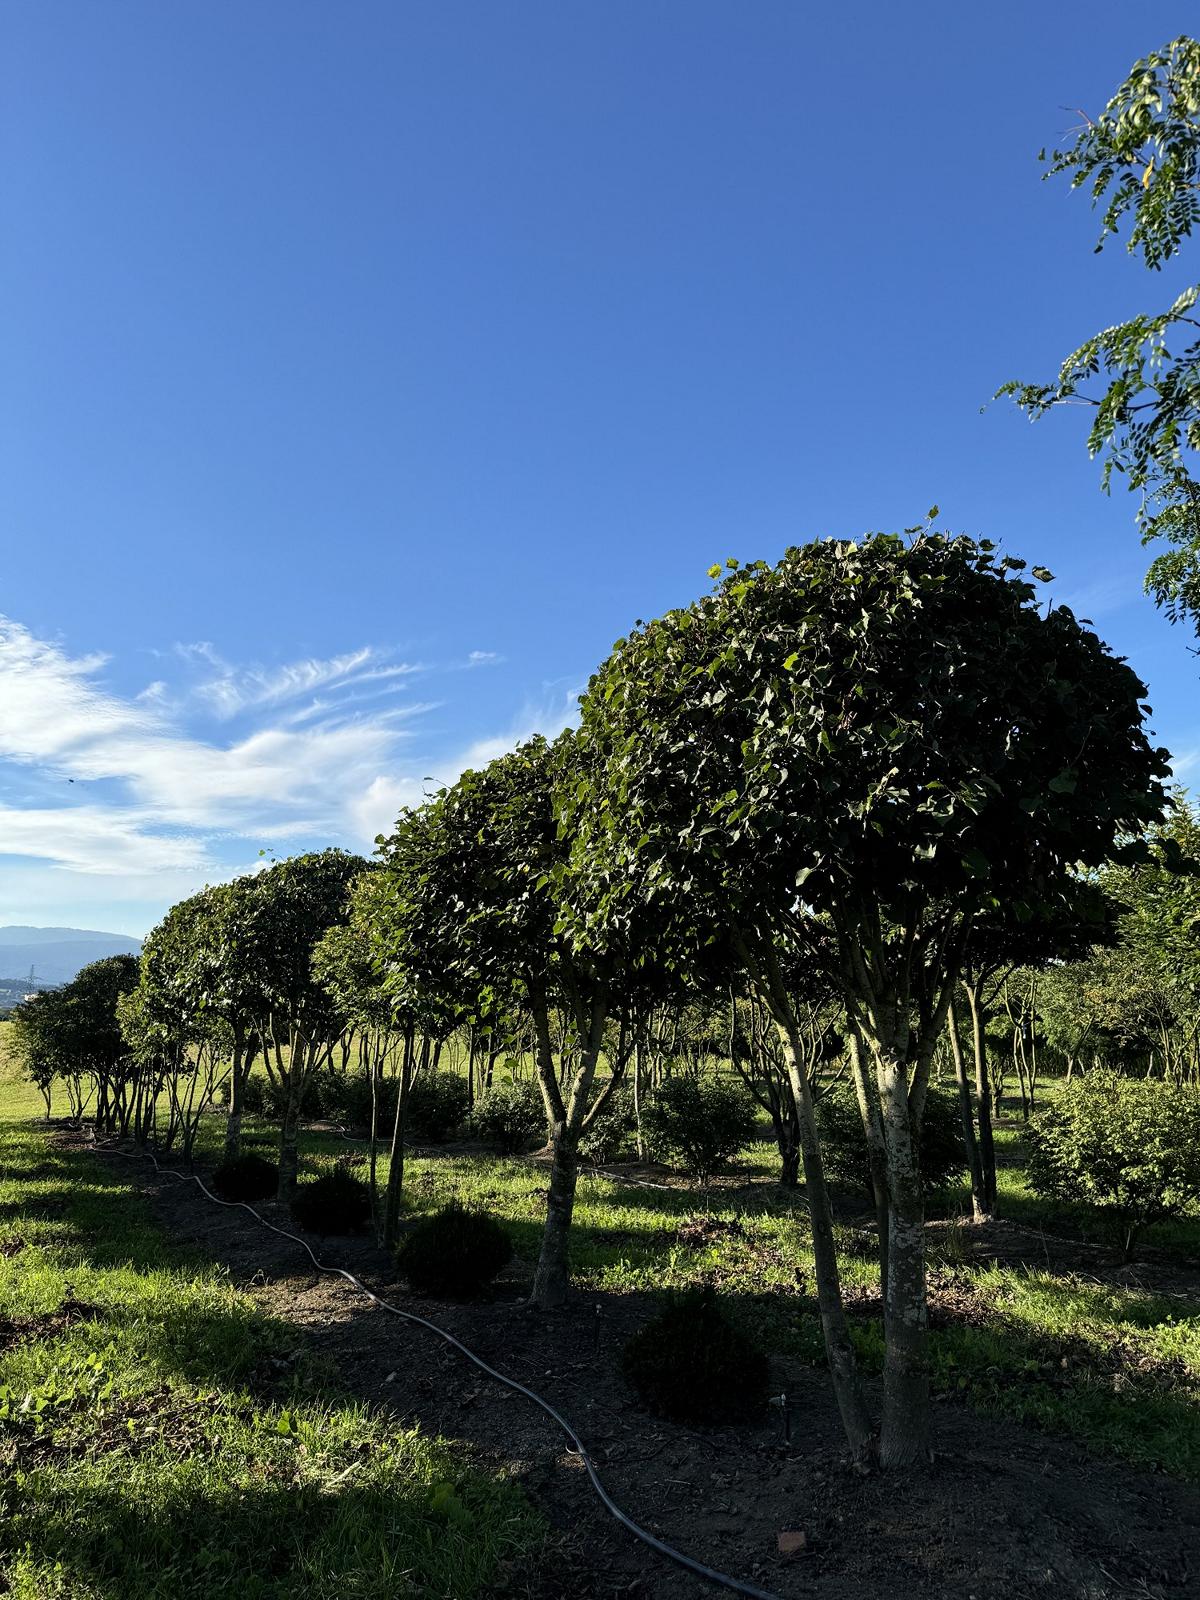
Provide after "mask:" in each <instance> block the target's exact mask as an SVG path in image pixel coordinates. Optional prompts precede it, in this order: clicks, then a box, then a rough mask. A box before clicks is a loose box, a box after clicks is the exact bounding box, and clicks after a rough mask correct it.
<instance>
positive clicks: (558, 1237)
mask: <svg viewBox="0 0 1200 1600" xmlns="http://www.w3.org/2000/svg"><path fill="white" fill-rule="evenodd" d="M550 1148H551V1150H552V1151H553V1162H552V1164H551V1167H550V1196H549V1199H548V1201H547V1204H546V1227H545V1230H544V1232H543V1234H542V1248H541V1253H540V1254H539V1256H538V1264H537V1272H536V1274H535V1275H534V1280H533V1294H532V1300H533V1303H534V1304H535V1305H536V1306H537V1307H538V1308H539V1309H540V1310H542V1311H550V1310H553V1309H554V1308H555V1307H556V1306H561V1305H562V1304H563V1303H564V1302H565V1300H566V1298H567V1290H568V1288H569V1286H570V1266H569V1261H568V1255H567V1248H568V1243H569V1239H570V1233H571V1217H572V1214H573V1213H574V1210H575V1184H576V1180H577V1179H578V1176H579V1134H578V1132H577V1130H575V1129H573V1128H571V1126H570V1125H569V1123H567V1122H566V1121H563V1122H556V1123H555V1125H554V1128H553V1131H552V1132H551V1136H550Z"/></svg>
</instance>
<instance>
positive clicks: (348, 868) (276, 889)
mask: <svg viewBox="0 0 1200 1600" xmlns="http://www.w3.org/2000/svg"><path fill="white" fill-rule="evenodd" d="M365 866H366V862H365V861H364V860H363V858H362V857H361V856H355V855H351V854H350V853H349V852H348V851H345V850H321V851H316V852H314V853H312V854H310V855H303V856H293V857H292V858H291V859H290V860H287V861H278V862H276V863H275V865H274V866H272V867H270V868H269V869H268V870H267V871H266V872H264V873H262V874H261V875H260V877H259V878H258V879H257V880H256V881H255V885H254V890H253V892H254V893H255V894H256V895H257V896H260V897H261V907H260V920H259V921H258V935H257V937H256V938H255V940H254V941H253V946H252V949H251V950H250V951H248V952H247V958H248V961H249V962H250V963H251V973H252V975H253V983H254V987H255V989H256V992H257V993H258V995H259V996H260V999H259V1001H258V1004H259V1005H260V1006H261V1012H260V1020H259V1024H258V1028H257V1031H258V1033H259V1035H260V1036H261V1037H262V1039H263V1041H264V1047H263V1060H264V1064H265V1065H266V1068H267V1072H268V1074H269V1076H270V1077H271V1078H272V1079H273V1081H274V1083H275V1085H276V1088H277V1089H278V1090H279V1092H280V1097H281V1099H282V1102H283V1119H282V1123H281V1126H280V1131H279V1198H280V1199H281V1200H289V1199H290V1198H291V1196H292V1194H293V1192H294V1190H295V1187H296V1170H297V1166H298V1164H299V1154H298V1149H297V1142H298V1138H299V1132H300V1104H301V1101H302V1099H303V1097H304V1089H305V1085H306V1084H307V1083H308V1082H309V1081H310V1079H311V1078H312V1077H313V1075H314V1074H315V1073H316V1072H318V1071H319V1070H320V1069H321V1068H322V1067H323V1066H324V1065H325V1063H326V1062H327V1061H328V1060H329V1058H330V1056H331V1055H332V1054H333V1049H334V1046H335V1044H336V1043H337V1040H338V1038H339V1037H340V1035H341V1032H342V1028H343V1026H344V1022H343V1018H342V1015H341V1013H340V1011H339V1010H338V1007H337V1004H336V1003H335V1001H334V999H333V998H332V997H331V995H330V993H329V991H328V990H327V989H326V988H325V986H324V985H323V984H322V983H321V981H320V980H319V978H318V976H317V974H316V972H315V971H314V967H313V957H314V954H315V951H316V948H317V945H318V943H319V942H320V940H321V939H322V938H323V937H324V936H325V934H326V933H327V932H328V930H329V929H330V928H333V927H336V926H338V925H339V924H341V923H344V922H345V921H346V918H347V916H348V911H349V897H350V890H351V886H352V885H353V883H354V882H355V880H356V879H357V878H358V876H359V875H360V874H361V872H362V871H363V869H364V867H365ZM267 1041H269V1046H270V1048H269V1049H268V1048H267Z"/></svg>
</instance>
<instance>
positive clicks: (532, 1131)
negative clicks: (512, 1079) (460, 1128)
mask: <svg viewBox="0 0 1200 1600" xmlns="http://www.w3.org/2000/svg"><path fill="white" fill-rule="evenodd" d="M471 1129H472V1131H473V1132H474V1134H475V1136H476V1138H478V1139H483V1140H485V1141H486V1142H487V1143H488V1144H491V1145H494V1146H495V1147H496V1149H497V1150H499V1151H501V1152H502V1154H504V1155H506V1156H513V1155H518V1154H519V1153H520V1152H521V1151H522V1150H527V1149H528V1148H529V1146H530V1145H531V1144H532V1143H533V1141H534V1140H535V1139H538V1138H541V1139H544V1138H545V1136H546V1109H545V1106H544V1104H543V1102H542V1097H541V1094H540V1093H539V1091H538V1088H537V1085H536V1084H533V1083H494V1084H493V1085H492V1087H491V1088H490V1089H489V1090H488V1092H487V1094H485V1095H484V1097H483V1100H482V1101H481V1102H480V1104H479V1105H478V1106H476V1108H475V1111H474V1113H473V1115H472V1117H471Z"/></svg>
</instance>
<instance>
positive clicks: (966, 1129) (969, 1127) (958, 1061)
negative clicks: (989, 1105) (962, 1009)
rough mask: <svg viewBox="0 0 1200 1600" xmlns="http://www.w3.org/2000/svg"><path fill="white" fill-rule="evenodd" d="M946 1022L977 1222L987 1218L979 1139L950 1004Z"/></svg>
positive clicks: (955, 1023) (960, 1042)
mask: <svg viewBox="0 0 1200 1600" xmlns="http://www.w3.org/2000/svg"><path fill="white" fill-rule="evenodd" d="M946 1023H947V1027H948V1031H949V1034H950V1049H951V1052H952V1054H953V1056H954V1078H955V1082H956V1083H957V1084H958V1110H959V1116H960V1118H961V1121H962V1132H963V1144H964V1145H965V1146H966V1150H967V1170H968V1171H969V1172H970V1174H971V1211H972V1213H973V1215H974V1219H975V1221H976V1222H984V1221H986V1219H987V1206H986V1205H985V1203H984V1186H983V1163H982V1161H981V1160H980V1158H979V1141H978V1139H977V1138H976V1137H975V1108H974V1106H973V1105H972V1104H971V1085H970V1084H969V1083H968V1081H967V1068H966V1063H965V1062H964V1060H963V1053H962V1040H961V1039H960V1038H959V1033H958V1015H957V1013H956V1012H955V1009H954V1005H953V1003H951V1006H950V1010H949V1012H948V1013H947V1016H946Z"/></svg>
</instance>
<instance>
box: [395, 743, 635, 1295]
mask: <svg viewBox="0 0 1200 1600" xmlns="http://www.w3.org/2000/svg"><path fill="white" fill-rule="evenodd" d="M574 763H575V756H574V736H573V734H571V733H566V734H563V735H562V736H561V737H560V739H559V740H558V741H557V743H556V744H555V745H553V746H551V745H549V744H547V742H546V741H545V739H542V738H537V739H532V740H530V741H528V742H527V743H526V744H523V745H521V746H520V747H519V748H518V749H517V750H515V751H513V752H512V753H511V754H509V755H505V756H501V757H499V758H498V759H497V760H495V761H493V762H491V763H489V765H488V766H487V767H485V768H483V769H482V770H480V771H469V772H465V773H464V774H463V775H462V777H461V778H460V779H459V780H458V782H457V783H455V784H454V785H453V786H452V787H450V788H448V789H444V790H442V791H441V792H440V793H439V794H438V795H437V796H436V797H435V798H434V799H433V800H431V801H429V802H428V803H426V804H425V805H423V806H421V807H419V808H417V809H415V810H410V811H406V812H404V813H403V814H402V815H401V817H400V819H399V822H398V824H397V827H396V830H395V832H394V833H393V834H392V836H391V837H390V838H389V839H387V840H386V841H385V842H384V844H383V845H382V847H381V856H382V860H383V872H382V874H381V884H380V890H379V894H378V896H377V909H378V912H379V915H378V920H377V921H376V923H375V928H374V938H375V940H376V942H377V947H378V958H379V960H380V962H381V964H382V965H383V966H384V967H386V968H387V969H388V970H389V972H390V973H391V974H392V983H393V986H394V988H395V991H396V993H397V995H398V996H403V995H404V994H405V992H406V991H412V992H414V993H415V995H416V996H417V997H420V998H421V999H422V1001H423V1003H426V1004H428V1003H430V1002H431V1001H432V1000H435V999H440V1001H441V1003H442V1004H444V1005H447V1006H450V1007H452V1008H457V1010H458V1012H459V1014H460V1015H461V1016H463V1017H469V1016H471V1015H473V1014H474V1009H475V1008H476V1007H477V1006H478V1005H479V1003H480V1001H481V998H482V997H483V996H485V995H486V994H488V993H489V992H491V993H507V992H510V991H511V990H513V988H514V987H515V988H516V989H518V990H519V991H520V992H521V993H522V995H523V999H524V1003H525V1004H526V1005H527V1006H528V1010H529V1015H530V1018H531V1021H532V1024H533V1036H534V1058H535V1064H536V1068H537V1077H538V1084H539V1086H540V1088H541V1092H542V1098H543V1101H544V1103H545V1109H546V1120H547V1125H548V1128H549V1135H550V1148H551V1152H552V1164H551V1171H550V1193H549V1198H548V1202H547V1211H546V1226H545V1232H544V1235H543V1240H542V1247H541V1252H540V1255H539V1259H538V1265H537V1271H536V1274H535V1279H534V1288H533V1300H534V1303H535V1304H537V1305H538V1306H539V1307H541V1308H543V1309H548V1308H551V1307H554V1306H556V1305H559V1304H561V1302H562V1301H563V1299H564V1297H565V1295H566V1293H567V1288H568V1277H569V1274H568V1255H567V1246H568V1238H569V1233H570V1227H571V1217H572V1213H573V1210H574V1203H575V1185H576V1181H577V1177H578V1165H579V1142H580V1139H581V1138H582V1136H583V1135H584V1133H585V1132H586V1131H587V1129H588V1128H589V1127H591V1126H592V1125H593V1123H594V1122H595V1120H596V1118H597V1117H598V1116H599V1115H600V1113H601V1112H602V1111H603V1109H604V1107H605V1105H606V1104H607V1102H608V1100H609V1097H610V1096H611V1094H612V1092H613V1090H614V1089H615V1087H616V1085H617V1083H618V1082H619V1080H620V1077H621V1075H622V1072H623V1070H624V1066H625V1060H624V1058H623V1057H622V1056H621V1054H620V1052H619V1051H618V1052H617V1056H616V1059H612V1060H610V1062H609V1066H610V1072H609V1076H608V1077H607V1078H604V1079H598V1076H597V1069H598V1067H599V1065H600V1060H601V1055H602V1052H603V1047H604V1040H605V1025H606V1023H607V1022H608V1021H609V1019H610V1018H611V1017H613V1016H615V1015H618V1014H620V1013H621V1012H622V1011H623V1010H626V1009H628V1008H629V1007H630V1006H631V1005H632V1004H633V1003H634V1002H635V1000H636V998H638V997H639V996H640V995H641V994H642V992H643V990H644V988H645V985H646V981H647V979H646V975H647V974H648V972H649V966H648V964H646V963H643V965H642V967H641V969H640V970H639V971H635V970H634V966H633V964H632V963H631V962H630V960H629V959H628V957H627V952H626V947H625V946H624V945H622V944H619V943H617V942H615V941H613V940H610V939H608V938H607V937H606V936H605V933H604V930H602V929H600V930H597V933H596V936H595V937H593V938H591V939H590V940H588V941H582V940H581V941H576V942H572V941H570V940H568V939H567V938H566V937H565V936H564V933H563V928H562V926H561V922H560V907H559V903H558V894H557V888H558V884H559V881H560V878H561V874H562V871H563V866H564V863H565V861H566V857H567V854H568V852H569V849H570V844H571V840H570V835H569V833H568V832H566V831H565V830H564V829H563V828H562V827H561V826H560V823H559V820H558V818H557V816H556V811H555V795H556V793H557V792H558V791H559V790H561V789H563V788H570V787H573V786H575V785H577V784H580V783H583V784H586V782H587V780H586V778H585V777H584V776H583V775H582V773H580V772H579V771H578V769H577V768H576V766H575V764H574ZM552 1011H559V1012H561V1014H562V1018H563V1021H564V1024H565V1026H564V1047H563V1048H562V1049H561V1050H559V1051H557V1052H556V1050H555V1048H554V1041H553V1038H552V1032H551V1013H552ZM629 1037H630V1038H631V1034H630V1035H629ZM626 1053H628V1052H626Z"/></svg>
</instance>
